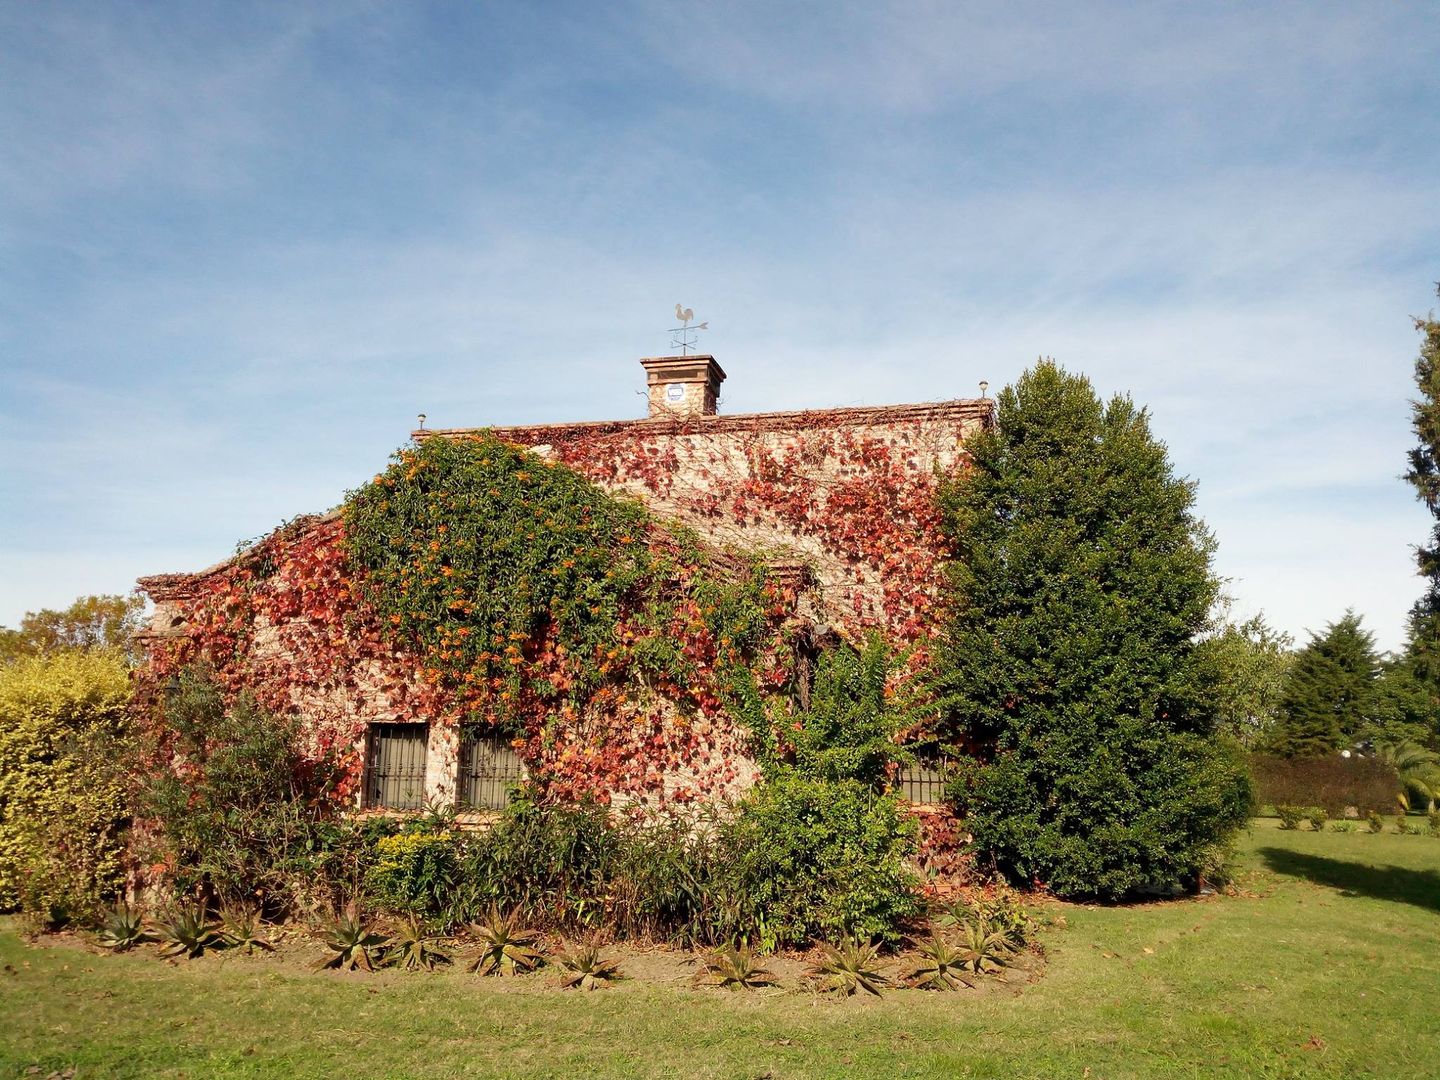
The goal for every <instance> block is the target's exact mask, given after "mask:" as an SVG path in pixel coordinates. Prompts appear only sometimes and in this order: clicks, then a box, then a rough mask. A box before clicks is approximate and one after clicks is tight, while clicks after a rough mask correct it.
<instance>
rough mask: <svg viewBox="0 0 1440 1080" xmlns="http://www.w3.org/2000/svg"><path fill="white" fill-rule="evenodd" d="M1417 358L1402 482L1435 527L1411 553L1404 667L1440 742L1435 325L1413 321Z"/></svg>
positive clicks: (1439, 362)
mask: <svg viewBox="0 0 1440 1080" xmlns="http://www.w3.org/2000/svg"><path fill="white" fill-rule="evenodd" d="M1415 329H1416V330H1418V331H1419V332H1420V338H1421V341H1420V355H1419V356H1418V357H1416V359H1415V386H1416V388H1417V389H1418V390H1419V391H1420V397H1419V399H1418V400H1416V401H1414V402H1412V403H1411V424H1412V427H1413V429H1414V432H1415V439H1416V446H1415V448H1414V449H1413V450H1411V451H1410V468H1409V469H1408V470H1407V471H1406V473H1405V479H1406V480H1407V481H1408V482H1409V483H1410V485H1411V486H1412V487H1413V488H1414V489H1415V497H1416V498H1417V499H1419V500H1420V501H1421V502H1423V503H1424V504H1425V508H1426V509H1427V510H1429V511H1430V515H1431V517H1433V518H1435V525H1434V526H1433V528H1432V529H1431V532H1430V542H1429V543H1428V544H1423V545H1421V546H1419V547H1418V548H1417V549H1416V552H1415V558H1416V564H1417V569H1418V571H1419V573H1420V575H1421V577H1423V578H1424V579H1425V592H1424V593H1423V594H1422V595H1421V597H1420V599H1419V600H1418V601H1416V603H1415V606H1414V607H1413V608H1411V610H1410V624H1409V641H1408V642H1407V645H1406V650H1405V662H1406V663H1407V665H1408V666H1409V667H1410V669H1411V671H1412V672H1413V673H1414V676H1415V678H1416V680H1417V681H1418V683H1419V684H1420V687H1421V688H1422V690H1423V692H1424V696H1425V697H1426V698H1427V699H1428V701H1429V707H1428V713H1429V716H1428V718H1427V726H1429V727H1430V728H1431V731H1432V734H1431V738H1432V739H1434V740H1436V741H1440V320H1436V319H1435V318H1433V317H1431V318H1427V319H1416V320H1415Z"/></svg>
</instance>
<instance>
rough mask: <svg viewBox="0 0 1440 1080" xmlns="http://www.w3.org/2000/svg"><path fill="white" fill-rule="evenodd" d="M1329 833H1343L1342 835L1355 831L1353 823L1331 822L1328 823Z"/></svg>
mask: <svg viewBox="0 0 1440 1080" xmlns="http://www.w3.org/2000/svg"><path fill="white" fill-rule="evenodd" d="M1330 831H1331V832H1344V833H1351V832H1354V831H1355V822H1353V821H1332V822H1331V823H1330Z"/></svg>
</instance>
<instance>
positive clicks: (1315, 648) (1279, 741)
mask: <svg viewBox="0 0 1440 1080" xmlns="http://www.w3.org/2000/svg"><path fill="white" fill-rule="evenodd" d="M1379 676H1380V657H1379V655H1378V654H1377V653H1376V651H1375V637H1374V635H1373V634H1371V633H1370V632H1369V631H1368V630H1366V629H1365V628H1364V626H1362V625H1361V619H1360V616H1359V615H1357V614H1355V612H1353V611H1347V612H1346V613H1345V615H1344V616H1343V617H1342V618H1340V619H1338V620H1336V621H1335V622H1333V623H1330V624H1328V625H1327V626H1326V627H1325V629H1324V630H1323V631H1321V632H1320V633H1315V634H1311V635H1310V640H1309V641H1308V642H1307V643H1306V644H1305V647H1304V648H1303V649H1301V650H1300V652H1299V653H1298V654H1297V655H1296V657H1295V662H1294V664H1293V665H1291V668H1290V674H1289V676H1288V678H1287V679H1286V680H1285V692H1284V694H1283V696H1282V698H1281V702H1280V714H1281V715H1280V722H1279V723H1278V724H1277V725H1276V726H1275V729H1274V731H1273V733H1272V736H1271V738H1270V741H1269V746H1268V749H1270V750H1271V751H1272V752H1274V753H1277V754H1282V755H1284V756H1285V757H1308V756H1313V755H1317V754H1328V753H1332V752H1334V751H1336V750H1339V749H1341V748H1342V747H1345V746H1349V745H1350V744H1352V743H1354V742H1356V741H1357V740H1358V739H1360V738H1361V736H1362V734H1364V733H1365V732H1366V729H1367V728H1369V727H1370V725H1371V724H1372V723H1373V722H1374V720H1375V715H1376V711H1377V708H1378V705H1379V698H1378V696H1377V690H1378V685H1377V681H1376V680H1377V679H1378V678H1379Z"/></svg>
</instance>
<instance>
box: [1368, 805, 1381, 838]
mask: <svg viewBox="0 0 1440 1080" xmlns="http://www.w3.org/2000/svg"><path fill="white" fill-rule="evenodd" d="M1365 824H1366V825H1368V826H1369V828H1370V831H1371V832H1372V833H1376V834H1379V833H1382V832H1384V831H1385V819H1384V818H1382V817H1381V816H1380V811H1378V810H1371V811H1370V813H1369V814H1368V815H1367V816H1366V818H1365Z"/></svg>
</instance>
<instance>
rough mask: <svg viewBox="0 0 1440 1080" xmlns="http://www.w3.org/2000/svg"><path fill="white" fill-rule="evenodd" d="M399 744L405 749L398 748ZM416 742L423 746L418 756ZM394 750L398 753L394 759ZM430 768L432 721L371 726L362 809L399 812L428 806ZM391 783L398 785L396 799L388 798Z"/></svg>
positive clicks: (362, 790) (367, 733)
mask: <svg viewBox="0 0 1440 1080" xmlns="http://www.w3.org/2000/svg"><path fill="white" fill-rule="evenodd" d="M397 744H399V745H400V746H401V747H403V749H400V750H398V751H397V750H395V747H396V746H397ZM416 745H418V747H419V754H418V759H417V755H416V753H415V751H414V749H413V748H414V747H415V746H416ZM407 750H408V752H406V751H407ZM391 753H396V754H397V755H398V756H397V757H396V758H395V759H393V760H392V759H391V757H390V754H391ZM417 768H418V772H417ZM429 768H430V725H429V724H428V723H414V722H410V723H406V722H399V723H395V722H391V723H380V724H370V725H368V727H367V729H366V732H365V774H364V776H365V779H364V784H363V785H362V787H361V808H362V809H365V810H381V811H397V812H398V811H410V810H423V809H425V806H426V803H427V799H428V794H429V793H428V791H427V786H428V785H427V781H428V779H429ZM392 773H393V774H394V775H393V776H392ZM416 779H418V784H416V785H414V786H413V787H412V788H406V787H405V786H404V783H405V781H406V780H416ZM391 784H393V785H395V786H394V788H393V791H394V798H393V799H392V798H387V794H388V792H389V791H390V785H391Z"/></svg>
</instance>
